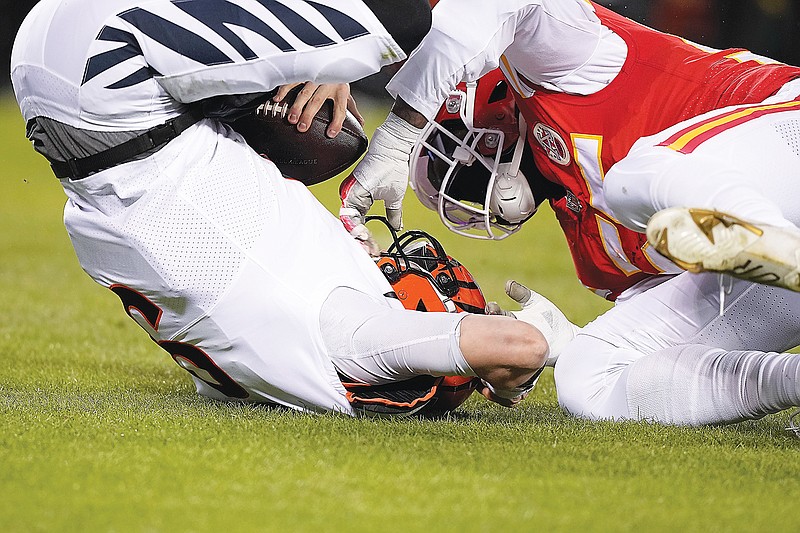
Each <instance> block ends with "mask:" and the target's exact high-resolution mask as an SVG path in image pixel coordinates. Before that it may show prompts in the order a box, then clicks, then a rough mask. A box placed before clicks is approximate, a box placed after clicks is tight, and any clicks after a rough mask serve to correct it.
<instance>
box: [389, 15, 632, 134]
mask: <svg viewBox="0 0 800 533" xmlns="http://www.w3.org/2000/svg"><path fill="white" fill-rule="evenodd" d="M626 55H627V46H626V45H625V41H623V39H622V38H621V37H620V36H619V35H617V34H615V33H614V32H612V31H611V30H610V29H608V28H607V27H605V26H603V25H602V24H601V23H600V20H599V19H598V17H597V15H596V14H595V12H594V8H593V6H592V5H591V3H589V2H587V1H585V0H527V1H526V0H498V1H493V2H486V1H485V0H442V1H441V2H439V3H438V4H437V5H436V8H435V9H434V10H433V27H432V28H431V31H430V32H429V33H428V35H427V36H426V37H425V39H424V40H423V42H422V44H421V45H420V46H419V47H418V48H417V50H415V51H414V52H413V53H412V54H411V57H410V58H409V59H408V60H407V61H406V63H405V64H404V65H403V67H402V68H401V69H400V70H399V71H398V72H397V74H396V75H395V76H394V78H392V80H391V81H390V82H389V84H388V85H387V90H388V91H389V92H390V93H391V94H392V96H394V97H398V96H399V97H401V98H402V99H403V100H404V101H405V102H407V103H408V104H409V105H411V107H413V108H414V109H416V110H417V111H419V112H420V113H422V114H423V115H425V116H426V118H428V119H432V118H433V117H434V116H435V115H436V112H437V111H438V110H439V107H440V105H441V103H442V102H443V101H445V99H446V98H447V95H448V94H449V93H450V92H451V91H452V90H454V89H455V87H456V85H457V84H458V83H459V82H461V81H474V80H476V79H478V78H480V77H481V76H482V75H483V74H485V73H487V72H489V71H490V70H492V69H495V68H497V67H500V68H502V69H503V71H504V72H505V73H506V74H507V75H509V76H510V78H511V79H517V80H519V81H520V86H518V87H517V86H515V88H517V89H519V90H521V91H522V94H523V96H530V94H532V92H533V88H532V87H526V86H525V82H524V81H522V80H527V82H529V83H530V84H533V85H538V86H540V87H544V88H546V89H549V90H553V91H557V92H565V93H570V94H593V93H595V92H597V91H599V90H601V89H602V88H604V87H605V86H606V85H608V84H609V83H610V82H611V81H612V80H613V79H614V77H615V76H616V75H617V74H618V73H619V71H620V69H621V68H622V65H623V63H624V62H625V57H626Z"/></svg>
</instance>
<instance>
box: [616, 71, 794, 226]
mask: <svg viewBox="0 0 800 533" xmlns="http://www.w3.org/2000/svg"><path fill="white" fill-rule="evenodd" d="M798 96H800V80H795V81H792V82H789V83H787V84H786V85H784V87H783V89H782V90H781V91H779V92H778V93H777V94H776V95H774V96H772V97H770V98H768V99H767V100H765V101H764V102H762V103H760V104H751V105H744V106H732V107H726V108H723V109H719V110H716V111H711V112H709V113H706V114H704V115H700V116H699V117H695V118H693V119H690V120H687V121H684V122H681V123H679V124H677V125H675V126H673V127H671V128H668V129H667V130H665V131H663V132H661V133H658V134H656V135H653V136H650V137H645V138H642V139H639V140H638V141H637V142H636V144H634V145H633V147H632V148H631V150H630V152H629V153H628V155H627V156H626V157H625V158H624V159H622V160H621V161H619V162H618V163H616V164H615V165H614V166H612V167H611V169H609V171H608V173H607V174H606V177H605V180H604V184H603V189H604V193H605V197H606V200H607V202H608V206H609V207H610V208H611V210H612V211H613V213H612V214H613V215H614V217H615V218H616V219H617V220H619V221H620V222H622V224H624V225H625V226H627V227H629V228H631V229H633V230H635V231H644V228H645V226H646V225H647V221H648V220H649V219H650V217H651V216H652V215H653V214H655V213H656V212H657V211H660V210H662V209H665V208H668V207H699V208H708V209H716V210H719V211H723V212H725V213H728V214H731V215H733V216H736V217H739V218H742V219H745V220H748V221H751V222H759V223H763V224H769V225H773V226H781V227H789V226H798V225H800V201H798V199H800V101H796V100H795V98H798Z"/></svg>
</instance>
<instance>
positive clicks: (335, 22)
mask: <svg viewBox="0 0 800 533" xmlns="http://www.w3.org/2000/svg"><path fill="white" fill-rule="evenodd" d="M306 3H307V4H309V5H310V6H312V7H313V8H314V9H316V10H317V11H319V12H320V14H321V15H322V16H323V17H325V20H327V21H328V22H329V23H330V25H331V26H333V27H334V29H335V30H336V32H337V33H338V34H339V36H340V37H341V38H342V39H344V40H345V41H349V40H350V39H355V38H356V37H361V36H362V35H368V34H369V31H367V28H365V27H364V26H362V25H361V24H359V23H358V22H356V20H355V19H352V18H350V17H348V16H347V15H345V14H344V13H342V12H341V11H337V10H336V9H333V8H332V7H328V6H324V5H322V4H318V3H316V2H311V1H309V0H307V1H306Z"/></svg>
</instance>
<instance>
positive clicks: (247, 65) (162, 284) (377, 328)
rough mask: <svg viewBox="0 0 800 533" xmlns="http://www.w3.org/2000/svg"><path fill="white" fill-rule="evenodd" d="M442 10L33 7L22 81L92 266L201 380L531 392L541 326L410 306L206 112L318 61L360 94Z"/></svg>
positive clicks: (277, 391)
mask: <svg viewBox="0 0 800 533" xmlns="http://www.w3.org/2000/svg"><path fill="white" fill-rule="evenodd" d="M398 9H405V10H406V16H405V17H403V18H402V19H398V17H396V12H397V10H398ZM427 21H429V9H428V8H427V3H426V2H420V0H391V1H372V0H366V1H361V0H336V1H330V0H327V1H326V0H319V1H316V2H308V1H303V0H284V1H282V2H276V1H272V0H230V1H223V0H184V1H180V2H177V1H169V0H145V1H141V0H108V1H104V2H95V1H93V0H73V1H67V0H43V1H42V2H40V3H39V4H37V5H36V7H34V8H33V10H32V11H31V13H30V14H29V15H28V17H27V18H26V20H25V22H24V23H23V24H22V27H21V28H20V30H19V33H18V35H17V38H16V41H15V44H14V49H13V54H12V81H13V85H14V91H15V94H16V97H17V100H18V103H19V105H20V108H21V110H22V114H23V117H24V118H25V120H26V123H27V128H28V135H29V137H30V138H31V139H32V140H33V142H34V147H35V148H36V149H37V150H38V151H39V152H41V153H42V154H44V155H45V156H46V157H47V158H48V160H49V161H50V162H51V164H52V166H53V169H54V171H55V173H56V175H57V176H58V177H59V178H60V181H61V184H62V185H63V187H64V190H65V192H66V194H67V197H68V201H67V204H66V207H65V211H64V220H65V224H66V227H67V230H68V233H69V236H70V238H71V240H72V243H73V245H74V247H75V250H76V252H77V255H78V258H79V260H80V263H81V266H82V267H83V268H84V270H86V272H87V273H88V274H89V275H90V276H91V277H92V278H93V279H95V280H96V281H97V282H98V283H100V284H101V285H103V286H106V287H109V288H110V289H111V290H112V291H114V292H115V293H116V294H117V295H118V296H119V297H120V299H121V300H122V302H123V305H124V306H125V310H126V311H127V313H128V314H129V315H130V316H131V317H132V318H133V319H134V320H136V322H138V323H139V325H141V326H142V327H143V328H144V329H145V330H146V331H147V332H148V333H149V334H150V336H151V337H152V338H153V339H154V340H155V341H156V342H158V343H159V345H161V346H162V347H163V348H164V349H165V350H166V351H168V352H169V353H170V354H171V355H172V357H173V358H174V360H175V361H176V362H177V363H178V364H179V365H181V366H182V367H183V368H185V369H186V370H188V371H189V372H190V373H191V375H192V377H193V380H194V382H195V384H196V386H197V390H198V392H199V393H200V394H202V395H205V396H209V397H211V398H217V399H239V400H244V401H253V402H272V403H276V404H280V405H284V406H288V407H291V408H294V409H299V410H305V411H310V412H325V411H334V412H341V413H346V414H352V413H353V409H352V407H351V405H350V404H349V403H348V401H347V399H346V396H345V390H344V388H343V386H342V384H341V382H340V378H339V376H338V375H337V371H338V372H342V373H343V374H345V375H346V376H347V377H348V378H349V379H350V380H354V381H362V382H366V383H384V382H387V381H393V380H402V379H405V378H408V377H412V376H415V375H417V374H423V373H424V374H435V375H448V374H453V375H478V376H479V377H481V378H483V379H484V380H485V381H486V382H488V383H489V384H490V385H491V386H492V387H493V389H494V390H495V392H496V393H497V394H498V395H499V396H500V397H506V398H515V397H518V396H519V395H520V394H521V393H523V392H524V391H525V389H526V387H528V386H529V385H526V383H527V382H528V381H529V380H530V379H531V378H532V376H533V375H534V372H535V370H536V369H537V367H541V365H542V363H543V358H544V356H545V352H546V350H547V345H546V343H545V342H544V339H543V338H542V337H541V335H540V334H539V332H538V331H536V330H535V329H534V328H531V327H530V326H526V327H524V328H521V327H519V325H518V323H517V322H516V321H513V320H505V321H497V320H496V319H495V317H486V316H478V315H469V316H466V317H465V315H455V314H448V313H418V312H412V311H405V310H403V309H402V306H400V305H399V303H397V302H396V301H394V300H392V299H391V298H389V297H388V295H389V293H390V291H391V289H390V286H389V284H388V282H387V281H386V280H385V279H384V277H383V275H382V274H381V272H380V271H379V270H378V268H377V267H376V265H375V263H374V262H373V261H372V259H371V258H370V257H369V256H368V255H367V254H365V253H364V252H363V250H362V249H361V247H360V246H359V245H358V244H357V243H356V242H355V241H353V239H351V238H350V237H349V236H348V235H347V233H346V232H345V231H343V230H342V228H341V225H340V224H339V223H338V221H337V220H336V219H335V217H333V216H331V215H330V214H329V213H328V212H327V211H326V210H325V209H324V208H323V207H322V206H321V205H320V204H319V203H318V202H317V201H316V199H315V198H314V197H313V196H312V195H311V193H310V192H309V191H308V190H307V189H306V188H305V187H304V186H303V185H301V184H300V183H299V182H296V181H294V180H286V179H284V178H283V177H282V176H281V175H280V173H279V172H278V170H277V169H276V167H275V166H274V165H273V164H272V163H271V162H269V161H267V160H265V159H263V158H261V157H259V156H258V155H257V154H256V153H255V152H254V151H253V150H252V149H250V148H249V147H248V146H247V144H246V143H245V142H244V140H243V138H242V137H241V136H240V135H238V134H237V133H235V132H234V131H233V130H232V129H231V128H230V127H229V126H227V125H226V123H225V122H223V121H220V120H216V119H214V118H208V116H209V115H212V116H219V115H220V114H225V112H226V110H228V111H230V110H233V114H235V113H237V112H240V111H241V110H242V109H245V110H246V109H248V106H252V102H253V101H258V98H261V97H262V95H263V94H264V93H267V92H269V91H271V90H273V89H275V88H277V87H278V86H285V85H289V84H293V83H298V82H305V81H307V80H312V81H314V82H316V83H319V84H322V85H320V86H317V85H312V86H311V88H312V89H314V88H316V89H317V91H318V93H320V94H321V95H322V99H323V100H324V99H325V97H327V96H333V97H336V98H337V99H338V100H339V101H340V102H341V101H343V100H346V99H347V97H348V95H349V87H348V86H347V85H341V84H342V83H346V82H349V81H352V80H356V79H359V78H362V77H364V76H366V75H368V74H371V73H374V72H376V71H378V70H379V69H380V68H381V67H382V66H384V65H386V64H390V63H393V62H396V61H398V60H402V59H404V58H405V57H406V53H407V52H409V51H410V50H411V49H413V47H414V46H415V45H416V44H417V43H418V42H419V39H420V38H421V37H422V35H424V33H425V32H426V31H427V29H428V24H427ZM326 84H334V85H326ZM342 97H343V98H342ZM310 105H311V104H310ZM319 105H320V102H317V103H316V107H317V108H318V107H319ZM312 107H313V105H312ZM295 111H297V113H296V114H298V115H299V116H298V117H296V120H297V121H298V123H303V122H304V119H303V117H306V116H307V115H306V112H307V111H308V110H307V109H306V110H305V111H303V112H302V114H300V113H299V110H295ZM337 113H338V115H339V117H340V120H339V123H341V116H342V113H343V109H342V106H341V104H340V105H339V106H338V109H337ZM311 116H313V113H311ZM336 127H337V126H336V124H335V123H334V124H332V128H333V129H334V130H335V129H336ZM331 133H335V131H334V132H331ZM487 394H488V395H489V396H491V394H489V393H488V392H487Z"/></svg>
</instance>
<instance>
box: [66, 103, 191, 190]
mask: <svg viewBox="0 0 800 533" xmlns="http://www.w3.org/2000/svg"><path fill="white" fill-rule="evenodd" d="M201 118H203V116H202V114H201V113H200V111H199V110H192V111H189V112H187V113H184V114H182V115H179V116H177V117H175V118H173V119H171V120H168V121H166V122H165V123H164V124H161V125H160V126H156V127H155V128H150V129H149V130H147V131H146V132H144V133H142V134H141V135H138V136H136V137H134V138H133V139H129V140H127V141H125V142H124V143H122V144H118V145H117V146H114V147H112V148H109V149H108V150H103V151H102V152H100V153H97V154H93V155H90V156H87V157H81V158H73V159H69V160H67V161H53V162H52V163H50V166H51V167H52V169H53V173H54V174H55V175H56V177H57V178H59V179H61V178H70V179H73V180H79V179H81V178H85V177H86V176H88V175H89V174H92V173H94V172H99V171H101V170H104V169H107V168H111V167H114V166H117V165H119V164H121V163H125V162H127V161H129V160H131V159H133V158H134V157H136V156H137V155H141V154H143V153H145V152H147V151H148V150H152V149H153V148H158V147H160V146H162V145H164V144H166V143H168V142H169V141H171V140H172V139H174V138H175V137H177V136H178V135H180V134H181V133H182V132H183V131H184V130H186V129H187V128H189V126H191V125H193V124H195V123H196V122H198V121H199V120H200V119H201Z"/></svg>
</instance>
